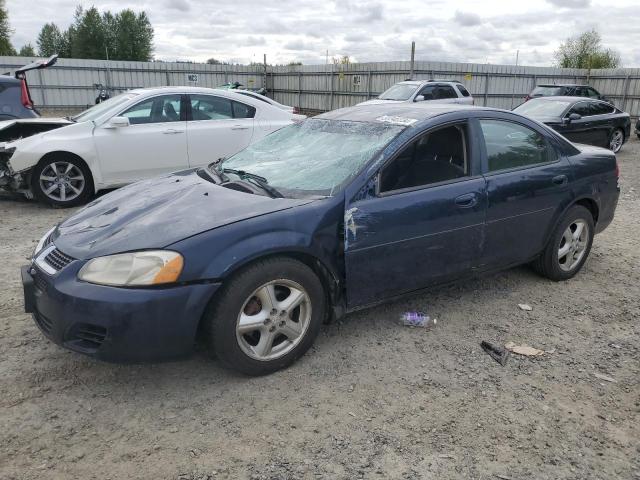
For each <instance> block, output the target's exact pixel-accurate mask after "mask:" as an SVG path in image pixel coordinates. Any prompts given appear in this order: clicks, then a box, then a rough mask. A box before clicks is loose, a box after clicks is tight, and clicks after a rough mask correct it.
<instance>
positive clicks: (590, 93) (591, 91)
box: [587, 87, 600, 98]
mask: <svg viewBox="0 0 640 480" xmlns="http://www.w3.org/2000/svg"><path fill="white" fill-rule="evenodd" d="M587 96H588V97H591V98H600V94H599V93H598V92H596V91H595V90H594V89H593V88H591V87H589V88H588V89H587Z"/></svg>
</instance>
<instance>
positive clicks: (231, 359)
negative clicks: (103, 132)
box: [22, 102, 619, 375]
mask: <svg viewBox="0 0 640 480" xmlns="http://www.w3.org/2000/svg"><path fill="white" fill-rule="evenodd" d="M618 195H619V185H618V169H617V164H616V158H615V155H614V154H613V153H612V152H610V151H608V150H605V149H602V148H598V147H592V146H583V145H574V144H572V143H570V142H568V141H567V140H566V139H564V138H563V137H561V136H560V135H558V134H557V133H555V132H554V131H553V130H551V129H549V128H547V127H545V126H544V125H542V124H539V123H537V122H535V121H532V120H530V119H527V118H525V117H522V116H520V115H518V114H515V113H512V112H507V111H501V110H494V109H489V108H480V107H470V106H469V107H467V106H460V105H458V106H456V105H427V104H426V102H425V103H423V104H415V105H414V104H409V105H364V106H356V107H351V108H345V109H341V110H336V111H332V112H329V113H325V114H323V115H319V116H317V117H314V118H310V119H307V120H305V121H304V122H302V123H299V124H295V125H291V126H288V127H285V128H283V129H281V130H279V131H277V132H275V133H273V134H271V135H269V136H267V137H265V138H264V139H262V140H261V141H258V142H256V143H254V144H253V145H251V146H250V147H248V148H247V149H246V150H244V151H242V152H240V153H238V154H236V155H234V156H233V157H231V158H228V159H226V160H220V161H217V162H215V163H213V164H211V165H210V166H208V167H207V168H201V169H197V170H189V171H184V172H177V173H174V174H171V175H168V176H164V177H161V178H157V179H153V180H148V181H143V182H139V183H136V184H133V185H130V186H128V187H125V188H121V189H119V190H117V191H114V192H112V193H110V194H108V195H105V196H103V197H101V198H98V199H97V200H95V201H94V202H93V203H91V204H89V205H88V206H87V207H85V208H84V209H82V210H80V211H79V212H77V213H76V214H74V215H72V216H71V217H70V218H68V219H67V220H65V221H63V222H62V223H60V224H59V225H57V226H56V227H55V228H53V229H52V230H51V231H50V232H47V234H46V235H45V236H44V237H43V238H42V240H41V241H40V243H39V244H38V246H37V248H36V251H35V252H34V256H33V260H32V262H31V264H30V265H27V266H25V267H23V269H22V280H23V285H24V295H25V308H26V310H27V312H30V313H32V314H33V317H34V319H35V322H36V324H37V325H38V326H39V328H40V329H41V330H42V332H43V333H44V334H45V335H46V336H47V337H48V338H49V339H51V340H52V341H53V342H55V343H57V344H59V345H62V346H63V347H66V348H68V349H71V350H74V351H76V352H80V353H83V354H87V355H90V356H92V357H95V358H98V359H102V360H107V361H116V362H140V361H155V360H160V359H168V358H174V357H179V356H182V355H185V354H188V353H189V352H191V351H192V350H193V348H194V344H195V341H196V339H197V338H202V339H204V341H205V342H206V343H207V344H208V346H209V347H210V349H211V351H212V352H214V353H215V355H216V356H217V358H218V359H219V360H220V361H221V362H222V363H223V364H224V365H226V366H228V367H230V368H233V369H236V370H238V371H240V372H243V373H245V374H249V375H260V374H266V373H270V372H273V371H276V370H278V369H280V368H283V367H286V366H288V365H289V364H291V363H292V362H293V361H295V360H296V359H297V358H299V357H300V356H301V355H303V354H304V353H305V352H306V351H307V350H308V349H309V347H310V346H311V344H312V343H313V341H314V339H315V337H316V336H317V335H318V332H319V329H320V327H321V324H322V323H323V322H325V321H329V320H331V319H333V318H337V317H340V316H342V315H344V314H345V313H346V312H349V311H353V310H355V309H360V308H363V307H367V306H370V305H373V304H376V303H379V302H382V301H385V300H389V299H391V298H394V297H397V296H399V295H403V294H407V293H410V292H415V291H418V290H421V289H424V288H427V287H430V286H433V285H437V284H444V283H448V282H451V281H454V280H457V279H460V278H463V277H468V276H472V275H478V274H481V273H487V272H491V271H496V270H500V269H505V268H509V267H513V266H515V265H520V264H526V263H531V264H532V265H533V267H534V268H535V269H536V270H537V271H538V272H540V273H541V274H542V275H544V276H545V277H547V278H550V279H552V280H565V279H568V278H571V277H573V276H574V275H575V274H576V273H577V272H578V271H579V270H580V269H581V267H582V266H583V264H584V262H585V261H586V259H587V256H588V255H589V251H590V249H591V245H592V242H593V239H594V235H595V234H596V233H598V232H601V231H602V230H603V229H605V228H606V227H607V225H609V223H610V222H611V220H612V219H613V216H614V211H615V208H616V204H617V200H618Z"/></svg>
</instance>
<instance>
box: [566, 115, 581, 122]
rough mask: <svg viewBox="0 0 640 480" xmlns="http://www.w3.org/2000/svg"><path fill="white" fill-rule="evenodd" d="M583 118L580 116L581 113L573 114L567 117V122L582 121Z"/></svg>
mask: <svg viewBox="0 0 640 480" xmlns="http://www.w3.org/2000/svg"><path fill="white" fill-rule="evenodd" d="M581 118H582V115H580V114H579V113H572V114H570V115H569V116H568V117H567V120H569V121H570V122H571V121H573V120H580V119H581Z"/></svg>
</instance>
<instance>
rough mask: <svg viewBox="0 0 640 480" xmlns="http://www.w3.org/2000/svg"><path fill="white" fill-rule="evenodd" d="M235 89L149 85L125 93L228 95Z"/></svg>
mask: <svg viewBox="0 0 640 480" xmlns="http://www.w3.org/2000/svg"><path fill="white" fill-rule="evenodd" d="M229 92H233V90H227V89H218V88H207V87H189V86H186V85H183V86H176V87H149V88H135V89H132V90H129V91H128V92H125V93H137V94H139V95H142V94H145V95H147V94H148V95H150V94H155V93H205V94H211V93H215V94H221V95H226V94H228V93H229Z"/></svg>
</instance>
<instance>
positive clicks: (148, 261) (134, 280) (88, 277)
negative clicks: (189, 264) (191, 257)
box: [78, 250, 184, 287]
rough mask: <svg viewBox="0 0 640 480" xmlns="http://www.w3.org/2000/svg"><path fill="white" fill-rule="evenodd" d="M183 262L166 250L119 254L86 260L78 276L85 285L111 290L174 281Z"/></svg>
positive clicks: (180, 270)
mask: <svg viewBox="0 0 640 480" xmlns="http://www.w3.org/2000/svg"><path fill="white" fill-rule="evenodd" d="M183 265H184V260H183V258H182V255H180V254H179V253H177V252H171V251H169V250H151V251H144V252H132V253H120V254H118V255H109V256H107V257H98V258H94V259H93V260H89V261H88V262H87V263H86V264H85V265H84V267H82V268H81V269H80V271H79V272H78V278H79V279H80V280H84V281H85V282H90V283H98V284H101V285H113V286H121V287H125V286H143V285H160V284H163V283H172V282H175V281H176V280H178V277H179V276H180V273H181V272H182V267H183Z"/></svg>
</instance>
